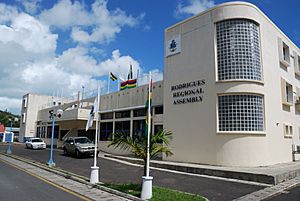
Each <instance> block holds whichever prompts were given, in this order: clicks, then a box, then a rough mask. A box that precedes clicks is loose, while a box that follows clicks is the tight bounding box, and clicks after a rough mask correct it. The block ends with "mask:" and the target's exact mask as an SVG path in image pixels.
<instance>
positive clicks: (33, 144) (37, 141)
mask: <svg viewBox="0 0 300 201" xmlns="http://www.w3.org/2000/svg"><path fill="white" fill-rule="evenodd" d="M26 148H31V149H46V143H45V142H44V141H43V140H42V139H41V138H30V139H29V140H28V141H26Z"/></svg>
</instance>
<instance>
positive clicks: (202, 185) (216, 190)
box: [0, 144, 263, 201]
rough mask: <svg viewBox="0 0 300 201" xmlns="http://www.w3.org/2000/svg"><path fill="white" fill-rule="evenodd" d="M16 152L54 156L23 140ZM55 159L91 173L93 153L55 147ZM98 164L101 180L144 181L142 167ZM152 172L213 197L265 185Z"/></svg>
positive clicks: (166, 182)
mask: <svg viewBox="0 0 300 201" xmlns="http://www.w3.org/2000/svg"><path fill="white" fill-rule="evenodd" d="M0 149H2V150H5V147H4V146H2V147H0ZM12 152H13V154H15V155H18V156H21V157H24V158H28V159H32V160H35V161H38V162H42V163H46V162H47V161H48V160H49V157H50V151H49V149H46V150H31V149H26V148H25V146H24V145H20V144H17V145H14V146H13V147H12ZM53 159H54V161H55V163H56V166H57V167H59V168H62V169H64V170H67V171H70V172H72V173H75V174H78V175H82V176H85V177H89V176H90V167H91V166H92V165H93V157H90V158H80V159H77V158H74V157H71V156H64V155H63V152H62V151H61V150H55V151H54V155H53ZM98 166H99V167H100V180H101V182H104V183H141V178H142V175H143V168H142V167H136V166H131V165H126V164H123V163H119V162H116V161H112V160H109V159H105V158H98ZM150 175H151V176H153V177H154V180H153V184H154V185H157V186H162V187H167V188H172V189H176V190H180V191H184V192H189V193H194V194H199V195H202V196H205V197H206V198H208V199H209V200H211V201H217V200H222V201H226V200H233V199H235V198H238V197H241V196H244V195H246V194H249V193H251V192H254V191H257V190H259V189H262V188H263V187H262V186H257V185H250V184H245V183H239V182H233V181H227V180H219V179H213V178H207V177H201V176H193V175H185V174H178V173H172V172H166V171H160V170H151V171H150Z"/></svg>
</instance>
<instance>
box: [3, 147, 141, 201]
mask: <svg viewBox="0 0 300 201" xmlns="http://www.w3.org/2000/svg"><path fill="white" fill-rule="evenodd" d="M0 154H2V155H4V156H6V157H10V158H13V159H16V160H19V161H22V162H25V163H28V164H30V165H33V166H36V167H38V168H41V169H43V170H46V171H49V172H52V173H54V174H57V175H60V176H63V177H65V178H66V179H71V180H73V181H77V182H80V183H83V184H85V185H88V186H91V187H92V188H97V189H100V190H103V191H106V192H108V193H112V194H115V195H118V196H121V197H124V198H127V199H130V200H134V201H143V200H142V199H140V198H138V197H135V196H133V195H130V194H126V193H123V192H120V191H117V190H114V189H111V188H108V187H105V186H102V185H101V184H103V183H102V182H99V183H97V184H91V183H89V182H88V181H89V179H88V178H87V177H83V176H80V175H76V174H74V173H71V172H68V171H65V170H61V169H59V168H55V167H54V168H49V167H48V166H46V165H45V164H42V163H39V162H36V161H32V160H30V159H25V158H22V157H19V156H16V155H12V154H6V153H0Z"/></svg>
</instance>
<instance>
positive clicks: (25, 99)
mask: <svg viewBox="0 0 300 201" xmlns="http://www.w3.org/2000/svg"><path fill="white" fill-rule="evenodd" d="M23 107H24V108H26V107H27V97H25V98H23Z"/></svg>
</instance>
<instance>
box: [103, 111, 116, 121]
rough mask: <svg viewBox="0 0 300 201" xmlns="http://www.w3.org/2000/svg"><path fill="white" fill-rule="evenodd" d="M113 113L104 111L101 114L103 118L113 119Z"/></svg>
mask: <svg viewBox="0 0 300 201" xmlns="http://www.w3.org/2000/svg"><path fill="white" fill-rule="evenodd" d="M113 115H114V114H113V113H112V112H108V113H103V114H101V119H102V120H105V119H112V118H113Z"/></svg>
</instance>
